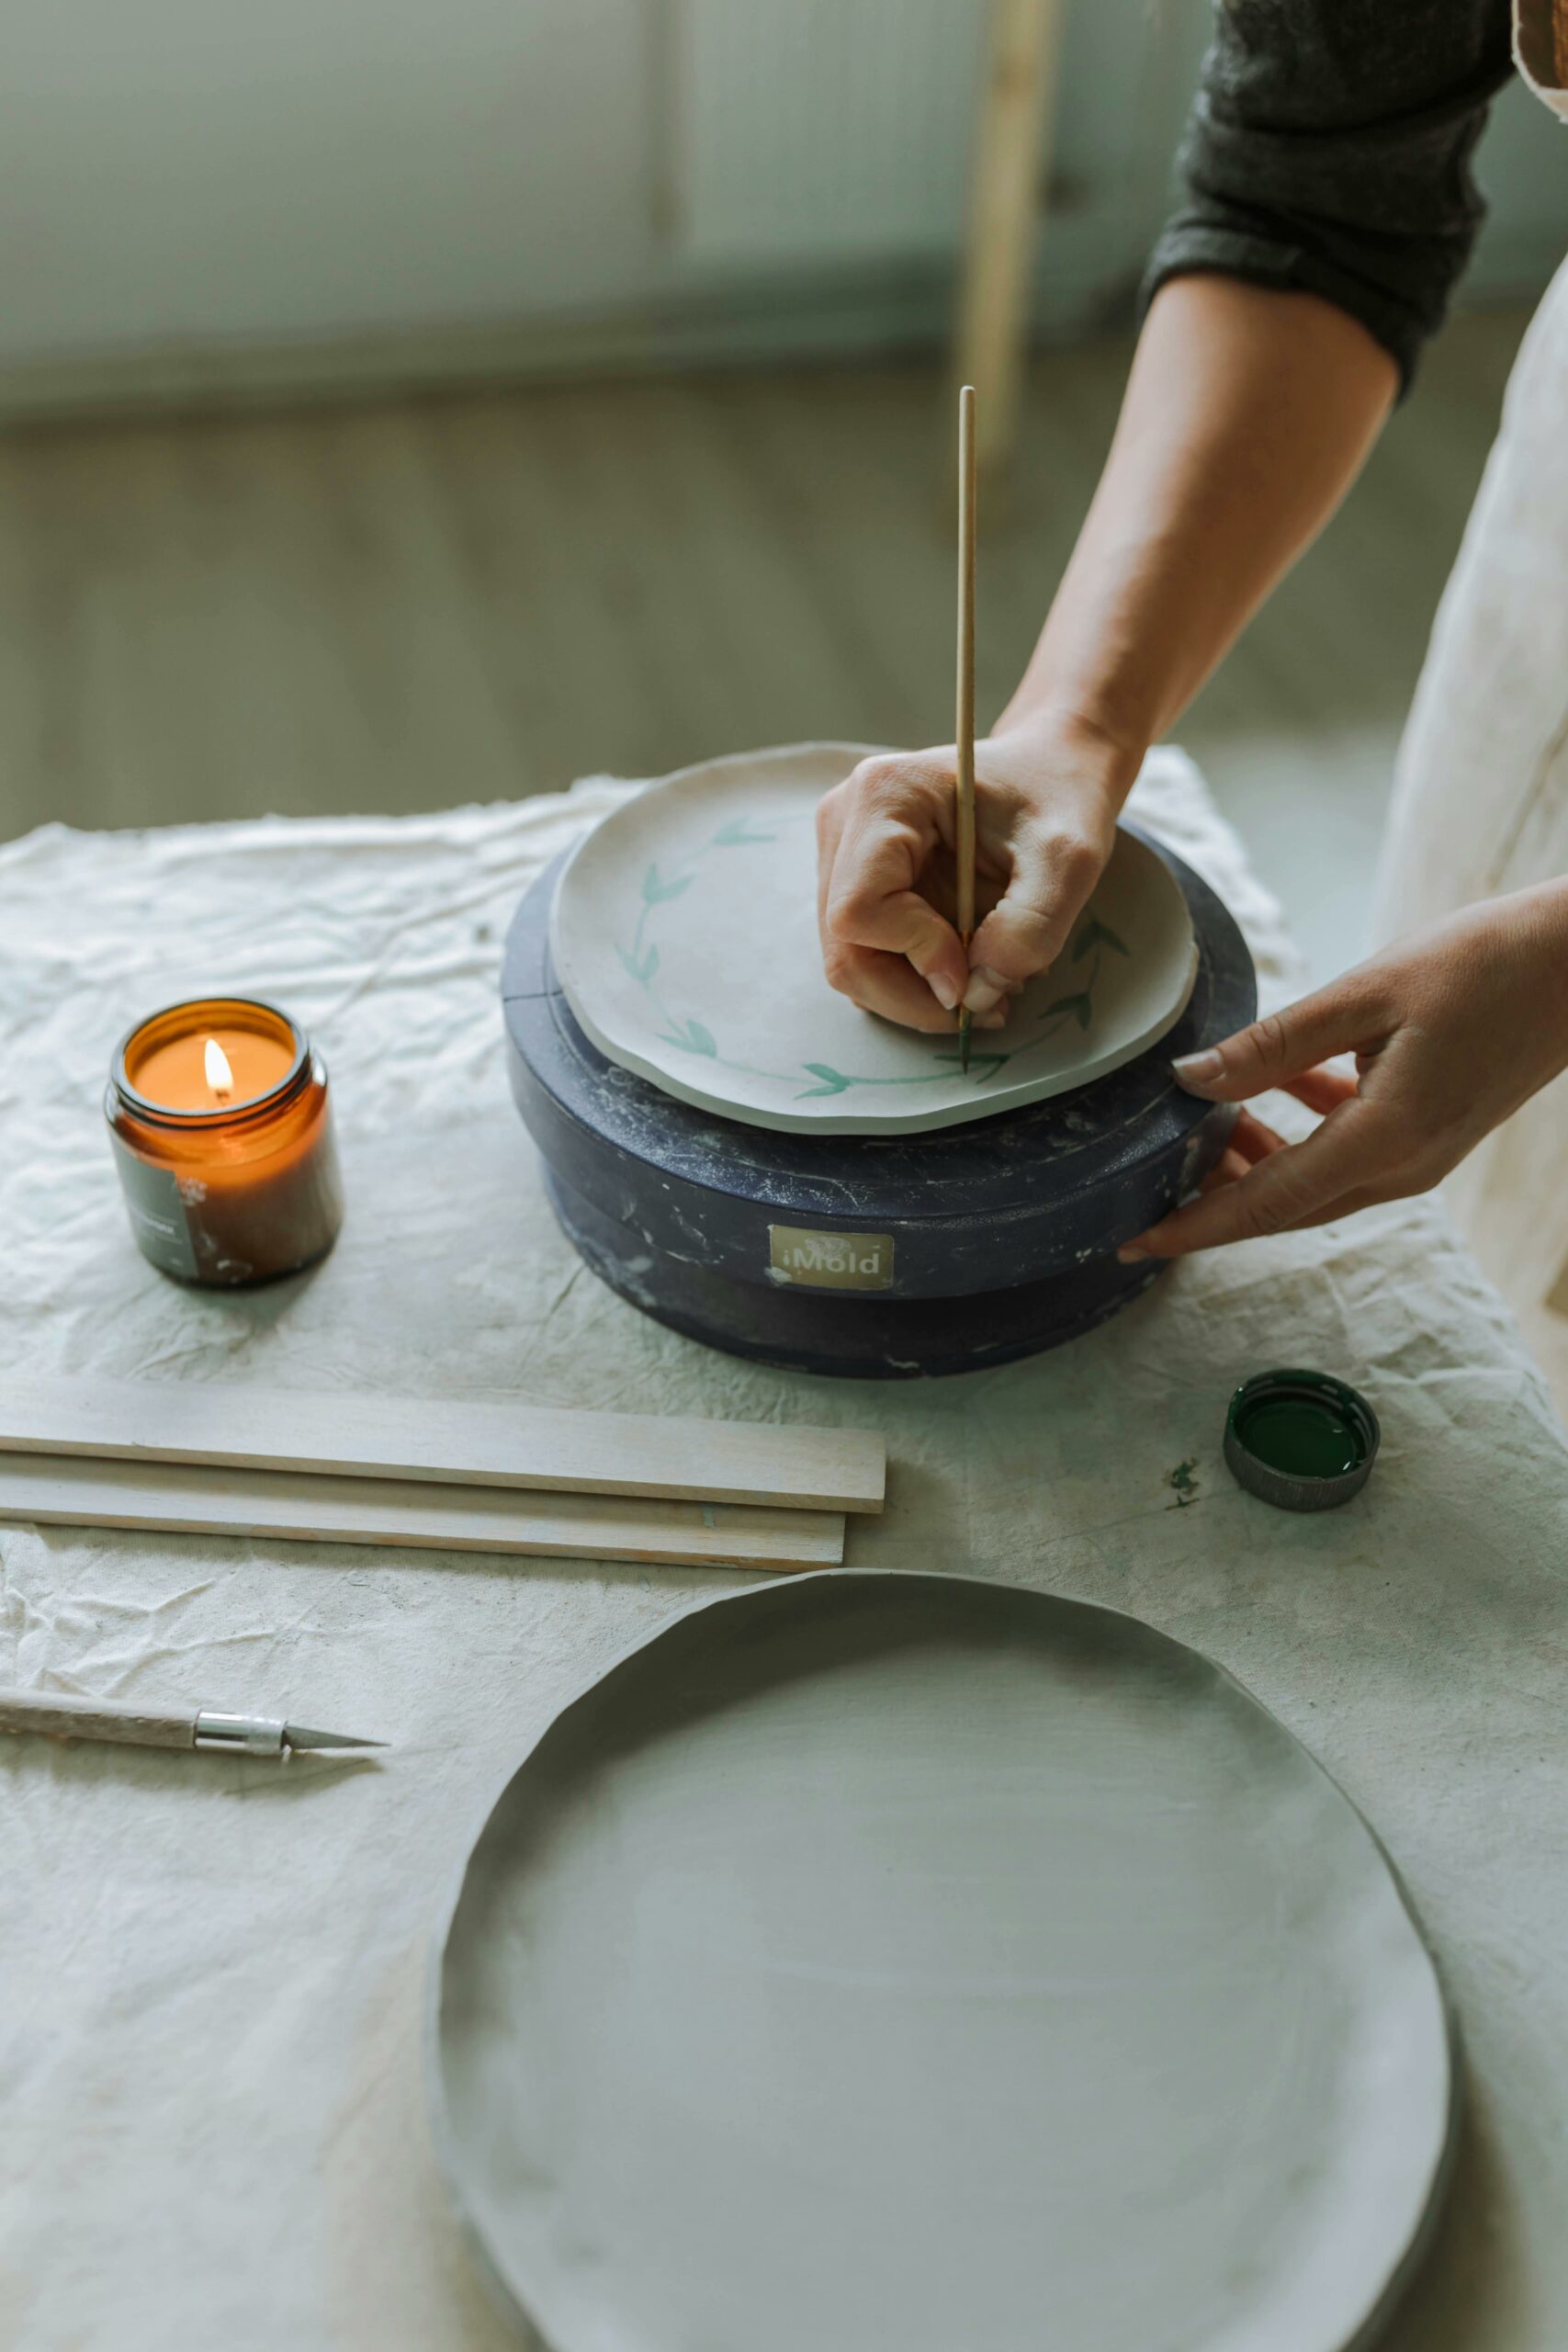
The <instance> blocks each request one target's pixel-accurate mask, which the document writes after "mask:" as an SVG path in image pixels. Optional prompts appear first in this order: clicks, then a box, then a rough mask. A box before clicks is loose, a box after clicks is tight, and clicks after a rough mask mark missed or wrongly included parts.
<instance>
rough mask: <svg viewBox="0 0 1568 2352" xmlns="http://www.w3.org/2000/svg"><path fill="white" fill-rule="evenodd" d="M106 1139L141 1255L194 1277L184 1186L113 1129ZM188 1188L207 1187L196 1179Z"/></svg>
mask: <svg viewBox="0 0 1568 2352" xmlns="http://www.w3.org/2000/svg"><path fill="white" fill-rule="evenodd" d="M109 1141H110V1142H111V1143H112V1144H113V1146H114V1154H115V1158H116V1159H118V1162H119V1181H120V1182H121V1184H122V1185H123V1186H124V1188H125V1204H126V1206H127V1208H128V1209H129V1210H130V1221H131V1224H132V1225H133V1226H134V1227H135V1228H136V1238H137V1241H138V1243H139V1244H140V1246H141V1253H142V1255H143V1256H144V1257H147V1258H151V1260H152V1263H153V1264H154V1265H155V1266H159V1267H161V1268H162V1269H163V1271H164V1273H166V1274H178V1275H180V1276H181V1277H182V1278H183V1279H184V1280H185V1281H186V1282H189V1281H191V1280H193V1279H194V1277H195V1275H196V1274H197V1271H198V1269H197V1262H196V1250H195V1248H194V1246H193V1244H192V1241H191V1233H190V1223H189V1219H188V1217H187V1216H186V1206H187V1204H186V1196H185V1195H186V1187H185V1186H182V1184H181V1182H180V1181H179V1179H178V1178H177V1177H175V1176H174V1175H171V1173H170V1171H169V1170H168V1169H166V1168H154V1167H152V1165H151V1164H150V1163H149V1162H148V1161H147V1160H145V1159H139V1158H138V1156H137V1154H136V1153H135V1152H133V1151H128V1150H127V1149H126V1148H125V1146H124V1144H122V1143H121V1141H120V1139H119V1137H118V1136H117V1135H116V1134H114V1132H113V1131H112V1129H111V1131H110V1135H109ZM190 1189H191V1190H193V1191H196V1192H197V1193H198V1194H201V1193H206V1190H207V1187H206V1185H205V1184H203V1183H201V1181H200V1179H199V1178H197V1179H196V1180H195V1182H194V1183H193V1184H192V1185H191V1187H190Z"/></svg>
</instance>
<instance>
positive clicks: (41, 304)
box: [0, 0, 1568, 379]
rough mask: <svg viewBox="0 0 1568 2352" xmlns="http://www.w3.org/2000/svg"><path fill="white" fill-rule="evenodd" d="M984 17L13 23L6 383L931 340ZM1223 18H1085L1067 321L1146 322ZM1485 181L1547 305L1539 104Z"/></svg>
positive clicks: (1523, 111)
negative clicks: (411, 349)
mask: <svg viewBox="0 0 1568 2352" xmlns="http://www.w3.org/2000/svg"><path fill="white" fill-rule="evenodd" d="M983 18H984V0H243V5H242V0H7V6H6V9H5V11H4V24H3V28H0V376H5V377H6V378H7V379H9V378H10V377H14V376H16V375H17V372H18V371H20V373H21V374H22V375H24V376H25V375H26V374H27V371H28V368H33V369H35V370H36V369H37V368H39V365H40V364H44V363H59V362H61V361H65V362H67V363H70V362H72V361H73V360H75V359H78V358H80V359H82V360H84V361H85V362H86V363H87V364H88V366H89V368H90V367H91V365H92V364H94V363H96V361H98V360H100V359H107V360H108V361H109V362H112V361H113V360H114V358H115V356H116V355H122V354H128V353H129V354H134V353H138V352H143V353H145V352H153V353H156V352H158V351H160V350H163V349H169V350H175V349H184V350H186V351H192V352H197V353H216V354H222V353H223V352H224V351H225V350H226V349H231V348H232V349H237V350H238V351H239V352H240V354H241V355H242V356H241V358H240V360H239V361H238V362H237V363H236V364H237V365H239V367H240V368H241V370H242V372H243V368H244V367H245V366H246V365H247V364H250V363H249V362H247V361H246V359H245V358H244V356H243V355H245V354H247V353H251V354H254V353H256V352H265V351H267V350H269V349H274V350H276V349H278V348H285V349H287V348H288V347H302V348H305V349H307V350H308V349H310V348H311V347H313V346H316V345H331V344H333V343H334V342H337V341H340V340H341V339H343V338H350V337H354V336H355V335H361V336H371V337H374V336H376V335H386V334H393V335H395V334H415V335H417V334H428V333H429V331H431V330H436V331H445V330H450V329H454V328H459V327H461V328H482V327H484V326H485V325H486V324H487V323H491V324H501V325H504V326H505V327H507V328H508V329H509V330H510V329H512V328H513V327H515V326H517V325H518V324H519V323H521V324H523V325H526V323H527V322H538V321H559V320H560V319H561V318H563V317H576V318H579V319H597V320H601V321H609V322H615V320H617V319H621V320H628V319H642V320H647V319H649V318H652V317H655V316H656V315H658V314H659V313H660V309H661V306H662V309H663V310H665V311H668V309H669V308H670V306H671V305H672V304H673V305H675V306H677V307H678V306H679V305H680V304H681V303H682V302H690V301H693V300H705V301H706V302H707V303H708V305H709V316H710V319H713V320H716V322H717V324H716V326H715V327H714V328H713V329H712V331H711V332H712V334H716V336H717V338H718V342H719V345H721V346H722V343H723V337H724V335H725V334H726V333H727V332H728V331H729V330H728V328H727V326H726V323H725V314H724V311H723V307H722V298H724V297H725V296H726V295H727V294H728V293H729V292H734V291H741V290H744V291H747V292H749V293H750V297H751V300H752V302H753V306H754V307H755V306H756V305H757V303H758V302H759V300H761V306H762V307H763V308H764V309H766V308H767V306H768V302H769V299H770V296H769V289H770V288H779V289H780V291H779V292H778V295H777V300H776V301H775V302H774V304H773V317H772V318H771V320H770V322H769V330H768V331H769V332H770V333H771V334H772V335H773V347H774V348H780V347H783V348H788V347H790V345H791V343H792V341H793V342H794V343H796V344H798V345H801V346H802V347H810V346H811V345H823V344H830V343H832V342H833V341H834V339H835V338H836V337H844V336H855V337H859V339H861V340H868V339H873V340H874V337H875V335H876V334H878V333H880V332H882V327H883V325H886V331H887V333H888V334H894V333H896V332H898V331H902V332H906V333H908V332H919V331H931V332H934V331H935V330H936V329H937V328H938V327H939V325H940V323H941V321H942V318H943V317H944V316H945V309H946V304H947V301H948V285H947V273H948V272H949V271H950V267H951V260H952V256H953V252H954V250H955V245H956V240H957V235H958V231H959V223H960V217H961V211H962V191H963V185H964V168H965V158H966V155H967V150H968V144H969V138H970V125H971V116H972V108H973V96H974V89H975V85H976V61H977V56H978V50H979V40H980V31H981V27H982V24H983ZM1207 20H1208V6H1207V0H1158V5H1151V0H1076V5H1073V6H1070V7H1069V11H1068V18H1067V30H1066V51H1065V57H1064V63H1063V76H1062V96H1061V103H1060V107H1059V109H1058V118H1057V123H1056V134H1055V152H1054V172H1055V179H1054V187H1055V196H1054V203H1053V209H1052V214H1051V218H1050V221H1049V226H1048V232H1047V236H1046V240H1045V243H1044V246H1043V255H1042V292H1043V312H1044V314H1045V315H1046V317H1047V318H1048V319H1049V320H1050V321H1051V322H1055V323H1056V324H1071V323H1074V322H1078V321H1082V320H1086V319H1089V318H1092V317H1095V316H1097V315H1102V314H1106V313H1107V312H1108V311H1114V309H1115V306H1116V304H1117V303H1118V302H1121V301H1124V299H1125V293H1126V289H1127V288H1128V286H1129V285H1130V284H1131V282H1132V281H1133V280H1134V278H1135V277H1136V275H1137V272H1138V269H1139V267H1140V266H1141V262H1142V257H1143V254H1144V253H1145V251H1146V248H1147V245H1148V243H1149V240H1150V237H1151V236H1152V234H1153V232H1154V229H1155V226H1156V222H1157V220H1158V218H1159V214H1160V211H1161V209H1162V208H1163V202H1164V195H1165V189H1166V187H1167V183H1168V164H1169V157H1170V153H1171V150H1172V148H1173V145H1174V142H1175V139H1176V136H1177V134H1178V131H1179V124H1180V119H1181V116H1182V114H1183V111H1184V109H1185V104H1186V98H1187V94H1188V91H1189V90H1190V84H1191V78H1192V74H1193V71H1194V69H1195V64H1196V60H1197V57H1198V55H1199V53H1200V51H1201V46H1202V42H1203V39H1204V37H1205V28H1206V25H1207ZM1484 176H1485V178H1486V180H1487V181H1488V183H1489V185H1490V186H1491V187H1492V189H1493V191H1494V194H1495V201H1496V209H1495V217H1494V221H1493V224H1492V226H1491V228H1490V229H1489V231H1488V233H1487V238H1486V241H1485V244H1484V246H1483V254H1482V257H1481V261H1480V265H1479V266H1478V271H1477V280H1476V282H1477V283H1478V284H1479V285H1480V286H1481V287H1482V288H1516V287H1520V288H1529V287H1530V286H1532V285H1534V284H1537V283H1539V282H1540V280H1541V278H1542V277H1543V276H1544V274H1545V272H1546V271H1547V269H1548V268H1549V267H1550V266H1551V262H1552V260H1553V259H1554V258H1555V257H1556V256H1557V255H1558V254H1560V253H1561V251H1562V247H1563V244H1564V243H1565V242H1568V134H1565V133H1564V132H1563V130H1562V129H1561V128H1559V127H1558V126H1556V125H1555V124H1553V123H1552V121H1551V119H1549V117H1548V116H1547V114H1546V111H1545V109H1544V108H1542V107H1539V106H1538V105H1536V104H1535V103H1534V102H1533V101H1532V100H1530V99H1529V96H1527V95H1526V94H1525V93H1523V92H1522V91H1516V92H1514V93H1512V94H1510V96H1509V98H1508V99H1507V100H1506V103H1505V104H1504V106H1503V107H1500V108H1499V122H1498V127H1497V130H1496V131H1495V133H1494V134H1493V137H1492V138H1491V140H1490V141H1489V142H1488V146H1487V150H1486V152H1485V160H1484ZM846 268H852V269H853V270H856V271H858V272H859V273H860V277H859V279H858V280H857V283H858V284H860V285H861V286H862V287H863V288H865V287H868V286H870V284H871V283H872V281H873V280H874V275H875V272H876V271H877V270H878V269H881V270H883V271H885V272H886V274H887V277H888V282H889V284H890V285H891V284H893V283H894V282H895V281H897V283H898V284H899V285H901V286H906V287H908V288H913V290H912V291H906V292H905V293H904V294H903V295H901V296H900V298H899V300H897V302H893V301H890V302H889V304H888V306H887V307H886V311H885V312H884V311H878V309H877V307H876V304H875V301H874V299H873V298H872V295H871V294H870V293H869V292H867V293H865V294H864V297H863V299H859V298H857V301H856V302H855V303H852V304H850V305H848V306H845V305H842V304H841V305H840V309H839V310H838V311H836V312H827V313H825V312H823V311H820V310H819V309H814V308H813V307H812V305H811V304H810V303H809V302H808V301H806V300H803V297H802V288H803V287H805V286H808V285H809V284H810V282H811V281H812V279H813V277H814V275H815V277H818V278H819V279H820V280H821V281H822V282H823V283H824V284H829V283H830V282H832V281H834V280H835V278H838V277H841V276H842V274H843V272H844V271H845V270H846ZM921 272H923V273H924V275H923V277H922V276H921V275H920V273H921ZM868 273H869V274H870V275H869V277H868ZM899 273H902V276H901V277H900V276H899ZM911 273H913V276H911ZM879 322H880V323H879ZM756 332H757V330H756V328H755V325H754V324H753V326H752V327H751V328H750V329H743V327H742V326H741V325H740V324H739V322H738V323H737V324H736V325H735V327H734V329H733V333H734V334H735V335H736V337H737V338H738V340H739V338H740V337H741V336H742V334H744V333H750V334H752V335H753V337H754V336H755V334H756ZM710 340H711V335H710ZM607 347H608V348H610V349H612V351H613V348H614V345H613V339H612V345H610V346H607ZM307 372H308V371H307Z"/></svg>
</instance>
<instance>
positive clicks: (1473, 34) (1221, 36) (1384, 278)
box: [1140, 0, 1513, 384]
mask: <svg viewBox="0 0 1568 2352" xmlns="http://www.w3.org/2000/svg"><path fill="white" fill-rule="evenodd" d="M1214 20H1215V21H1214V35H1213V42H1212V43H1211V46H1210V49H1209V51H1208V54H1207V56H1206V57H1205V59H1204V61H1203V69H1202V74H1201V80H1200V83H1199V87H1198V95H1197V97H1196V99H1195V101H1194V103H1193V107H1192V112H1191V114H1190V117H1189V119H1188V125H1187V132H1186V136H1185V138H1184V140H1183V142H1182V148H1181V155H1180V164H1179V168H1180V175H1181V178H1182V181H1183V183H1184V198H1183V200H1182V201H1181V202H1180V203H1179V206H1178V209H1176V211H1175V212H1173V213H1172V215H1171V217H1170V219H1169V220H1168V221H1167V223H1166V226H1165V229H1164V231H1163V232H1162V234H1161V236H1160V239H1159V242H1158V243H1157V244H1156V247H1155V250H1154V253H1153V255H1152V256H1151V258H1150V262H1149V266H1148V272H1147V275H1146V276H1145V280H1144V286H1143V291H1142V296H1141V302H1140V308H1146V307H1147V304H1148V303H1149V301H1150V300H1151V299H1152V298H1153V296H1154V295H1155V293H1156V291H1157V289H1158V288H1160V287H1161V286H1162V285H1164V284H1165V282H1166V280H1167V279H1168V278H1171V277H1180V276H1182V275H1183V274H1184V273H1188V272H1190V271H1193V270H1213V271H1219V272H1223V273H1224V275H1226V276H1228V277H1242V278H1246V279H1247V280H1249V281H1250V282H1251V283H1252V284H1254V285H1257V286H1272V287H1282V288H1298V289H1301V290H1303V291H1305V292H1308V293H1313V294H1319V295H1322V296H1323V297H1324V298H1325V300H1327V301H1330V302H1335V303H1337V304H1338V306H1339V308H1340V309H1341V310H1344V311H1349V313H1350V315H1351V316H1352V317H1353V318H1356V319H1359V320H1360V322H1361V323H1362V325H1363V326H1365V327H1366V328H1367V329H1368V330H1369V331H1370V332H1371V334H1374V335H1375V336H1376V337H1377V339H1378V341H1379V342H1380V343H1381V344H1382V345H1383V346H1384V348H1385V349H1386V350H1388V351H1389V352H1391V353H1392V354H1393V358H1394V359H1395V361H1396V362H1397V363H1398V366H1399V369H1400V374H1401V377H1402V379H1404V382H1405V383H1406V384H1408V382H1409V379H1410V377H1411V374H1412V372H1413V370H1414V368H1415V365H1416V358H1417V356H1419V353H1420V350H1421V346H1422V345H1423V344H1424V342H1425V341H1426V339H1427V336H1428V335H1429V334H1432V333H1433V332H1434V330H1435V329H1436V328H1437V327H1438V325H1439V324H1440V323H1441V321H1442V318H1443V314H1444V311H1446V309H1447V307H1448V301H1449V297H1450V293H1451V291H1452V289H1453V286H1454V284H1455V281H1456V280H1457V279H1458V277H1459V276H1460V274H1461V271H1462V270H1463V268H1464V266H1465V263H1466V261H1467V260H1468V259H1469V256H1470V249H1471V246H1472V244H1473V243H1474V240H1475V232H1476V231H1477V229H1478V228H1479V226H1480V223H1481V218H1482V212H1483V205H1482V200H1481V198H1480V195H1479V193H1478V192H1477V189H1476V187H1475V183H1474V180H1473V179H1472V175H1471V169H1470V164H1471V157H1472V153H1473V152H1474V148H1475V143H1476V141H1477V140H1478V139H1479V137H1480V136H1481V132H1482V130H1483V127H1484V124H1485V120H1486V112H1487V108H1488V107H1489V106H1490V104H1491V102H1492V99H1493V98H1494V97H1495V96H1496V93H1497V91H1498V90H1499V89H1500V88H1501V87H1502V85H1503V84H1504V83H1505V82H1506V80H1507V78H1508V75H1509V74H1510V73H1511V72H1512V70H1513V63H1512V57H1511V54H1510V50H1509V23H1510V17H1509V6H1508V0H1216V5H1215V9H1214Z"/></svg>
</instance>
